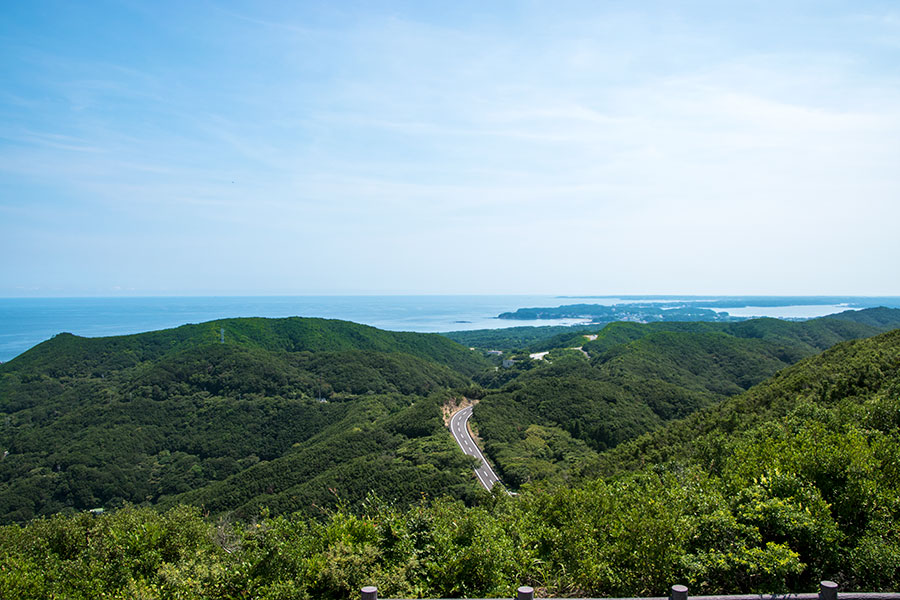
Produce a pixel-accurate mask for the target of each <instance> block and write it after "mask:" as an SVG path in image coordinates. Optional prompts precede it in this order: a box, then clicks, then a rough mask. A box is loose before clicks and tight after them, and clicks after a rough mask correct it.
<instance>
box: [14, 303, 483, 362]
mask: <svg viewBox="0 0 900 600" xmlns="http://www.w3.org/2000/svg"><path fill="white" fill-rule="evenodd" d="M223 330H224V343H225V344H227V345H229V346H238V347H242V348H258V349H263V350H269V351H281V352H302V351H306V352H325V351H344V350H367V351H375V352H390V353H396V352H402V353H406V354H410V355H412V356H416V357H418V358H421V359H425V360H430V361H433V362H437V363H440V364H443V365H446V366H448V367H450V368H452V369H454V370H456V371H459V372H461V373H465V374H469V375H471V374H473V373H476V372H478V371H480V370H481V369H483V368H484V365H485V364H484V362H483V361H481V360H479V358H478V357H477V356H476V355H474V354H473V353H471V352H468V351H467V350H466V349H465V348H463V347H461V346H460V345H459V344H457V343H454V342H451V341H450V340H448V339H447V338H445V337H443V336H440V335H437V334H429V333H409V332H393V331H384V330H381V329H376V328H375V327H370V326H368V325H360V324H358V323H351V322H349V321H340V320H336V319H318V318H303V317H288V318H283V319H264V318H239V319H221V320H218V321H209V322H206V323H200V324H191V325H182V326H181V327H177V328H174V329H165V330H161V331H151V332H147V333H139V334H135V335H123V336H115V337H101V338H83V337H78V336H74V335H72V334H69V333H62V334H60V335H57V336H55V337H54V338H52V339H49V340H47V341H46V342H43V343H41V344H38V345H37V346H35V347H34V348H32V349H30V350H28V351H27V352H25V353H23V354H22V355H20V356H19V357H17V358H15V359H14V360H12V361H10V362H8V363H6V364H3V365H0V373H4V372H6V373H10V372H18V371H27V370H40V371H41V372H43V373H46V374H48V375H71V376H78V375H90V374H93V373H95V372H97V373H101V372H103V371H104V370H116V369H122V368H127V367H131V366H134V365H136V364H138V363H141V362H146V361H153V360H157V359H160V358H162V357H164V356H173V355H175V354H177V353H178V352H181V351H184V350H188V349H191V348H196V347H199V346H205V345H211V344H216V343H220V342H221V340H222V337H223Z"/></svg>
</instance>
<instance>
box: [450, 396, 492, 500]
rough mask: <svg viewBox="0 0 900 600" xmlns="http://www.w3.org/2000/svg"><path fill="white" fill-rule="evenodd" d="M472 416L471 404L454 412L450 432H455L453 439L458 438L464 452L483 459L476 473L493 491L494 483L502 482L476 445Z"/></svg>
mask: <svg viewBox="0 0 900 600" xmlns="http://www.w3.org/2000/svg"><path fill="white" fill-rule="evenodd" d="M471 416H472V407H471V406H470V407H468V408H464V409H462V410H460V411H457V412H456V413H454V414H453V416H452V417H450V433H452V434H453V439H455V440H456V443H457V444H459V447H460V448H462V451H463V452H465V453H466V454H468V455H469V456H474V457H475V458H477V459H478V460H480V461H481V466H480V467H478V468H477V469H475V475H476V476H477V477H478V481H480V482H481V485H483V486H484V488H485V489H486V490H488V491H491V488H492V487H494V485H496V484H498V483H500V479H499V478H498V477H497V474H496V473H494V470H493V469H492V468H491V465H489V464H488V462H487V460H486V459H485V458H484V454H482V453H481V450H479V449H478V446H476V445H475V440H473V439H472V436H471V435H470V434H469V417H471Z"/></svg>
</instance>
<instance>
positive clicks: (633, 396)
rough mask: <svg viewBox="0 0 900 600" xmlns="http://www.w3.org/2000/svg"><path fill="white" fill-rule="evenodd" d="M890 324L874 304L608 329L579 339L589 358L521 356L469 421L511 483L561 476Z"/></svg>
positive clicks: (899, 315)
mask: <svg viewBox="0 0 900 600" xmlns="http://www.w3.org/2000/svg"><path fill="white" fill-rule="evenodd" d="M897 326H900V310H897V309H881V308H879V309H869V310H863V311H849V312H847V313H841V315H840V316H834V317H826V318H821V319H813V320H809V321H804V322H788V321H781V320H778V319H753V320H748V321H741V322H733V323H707V322H687V323H678V322H671V323H669V322H663V323H649V324H638V323H625V322H621V323H612V324H610V325H607V326H606V327H605V328H603V329H602V330H600V331H599V332H598V333H597V334H596V335H597V338H596V339H595V340H593V341H587V340H586V339H585V338H584V337H583V336H582V340H583V341H584V344H583V349H584V351H585V352H586V353H588V354H589V358H585V357H584V356H583V355H582V354H581V353H580V352H568V353H565V352H564V353H557V354H556V358H554V353H551V354H550V355H549V356H548V359H550V360H551V361H552V362H551V363H549V364H547V362H546V361H529V360H527V359H526V360H525V361H523V363H521V364H517V365H516V366H514V367H513V369H509V370H505V371H504V370H500V371H498V372H496V373H495V374H492V375H489V376H488V377H482V378H481V381H482V382H483V383H485V384H486V385H491V384H493V383H494V382H495V381H496V382H499V383H500V385H499V388H498V389H496V390H495V391H492V392H490V393H488V394H487V395H486V396H485V398H484V399H483V400H482V401H481V403H480V404H479V405H478V406H477V407H476V408H475V412H474V418H473V420H474V421H475V423H476V425H477V427H478V428H479V431H480V434H481V436H482V438H483V439H484V441H485V446H486V450H487V452H488V454H489V455H490V456H491V457H492V459H493V460H494V462H495V463H496V465H497V466H498V467H499V470H500V471H501V476H502V477H503V478H504V480H505V481H507V482H508V483H510V484H512V485H518V484H520V483H523V482H526V481H532V480H535V479H540V478H546V477H550V478H556V477H558V476H562V477H564V478H565V477H568V474H569V473H570V472H571V470H572V467H573V465H574V464H575V463H577V461H579V460H582V459H584V458H585V457H589V456H591V455H592V453H593V452H600V451H603V450H606V449H608V448H611V447H614V446H616V445H618V444H620V443H622V442H624V441H627V440H630V439H633V438H634V437H636V436H638V435H641V434H642V433H645V432H647V431H651V430H653V429H655V428H657V427H659V426H661V425H662V424H663V423H665V422H667V421H669V420H672V419H678V418H683V417H685V416H688V415H690V414H692V413H693V412H695V411H697V410H699V409H701V408H704V407H707V406H711V405H713V404H715V403H717V402H721V401H722V400H724V399H726V398H729V397H731V396H734V395H736V394H739V393H741V392H743V391H745V390H747V389H749V388H750V387H752V386H753V385H756V384H757V383H760V382H762V381H764V380H765V379H767V378H768V377H771V376H772V375H774V374H775V373H776V372H777V371H779V370H780V369H783V368H785V367H787V366H789V365H791V364H794V363H796V362H797V361H798V360H801V359H802V358H805V357H808V356H812V355H814V354H817V353H819V352H821V351H822V350H824V349H825V348H828V347H830V346H832V345H833V344H835V343H838V342H840V341H844V340H849V339H855V338H860V337H867V336H871V335H875V334H876V333H880V332H882V331H884V330H885V329H886V328H890V327H897ZM533 426H538V427H541V428H544V431H550V432H553V435H552V436H550V437H549V438H548V439H549V440H550V441H546V440H544V441H541V442H539V441H538V440H536V439H535V437H534V430H533V429H531V428H532V427H533ZM576 442H581V443H582V444H581V445H578V444H577V443H576ZM573 445H574V446H573ZM556 446H559V447H556ZM573 447H577V448H578V451H577V452H574V451H573V450H571V448H573Z"/></svg>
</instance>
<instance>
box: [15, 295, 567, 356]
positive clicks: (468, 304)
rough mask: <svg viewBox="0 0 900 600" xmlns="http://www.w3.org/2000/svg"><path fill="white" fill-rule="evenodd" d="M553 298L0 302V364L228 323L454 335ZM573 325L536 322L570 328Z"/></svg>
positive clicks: (555, 301) (496, 323) (552, 302)
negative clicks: (113, 338) (66, 336)
mask: <svg viewBox="0 0 900 600" xmlns="http://www.w3.org/2000/svg"><path fill="white" fill-rule="evenodd" d="M559 304H560V301H559V298H557V297H555V296H273V297H262V296H248V297H233V296H227V297H149V298H0V362H5V361H8V360H10V359H12V358H14V357H15V356H18V355H19V354H21V353H22V352H25V351H26V350H28V349H29V348H31V347H32V346H34V345H36V344H38V343H40V342H42V341H44V340H46V339H49V338H51V337H53V336H54V335H56V334H58V333H62V332H68V333H74V334H75V335H81V336H87V337H100V336H110V335H124V334H129V333H141V332H144V331H154V330H157V329H167V328H170V327H178V326H179V325H184V324H185V323H202V322H204V321H211V320H214V319H223V318H229V317H293V316H300V317H324V318H328V319H344V320H347V321H355V322H357V323H364V324H366V325H372V326H373V327H378V328H380V329H389V330H392V331H418V332H438V331H459V330H463V329H495V328H501V327H515V326H519V325H534V324H535V323H533V322H521V321H506V320H501V319H497V318H496V317H497V315H499V314H500V313H502V312H507V311H514V310H516V309H517V308H522V307H524V306H558V305H559ZM576 322H578V321H577V320H576V319H553V320H549V321H541V322H540V323H539V324H540V325H569V324H572V323H576Z"/></svg>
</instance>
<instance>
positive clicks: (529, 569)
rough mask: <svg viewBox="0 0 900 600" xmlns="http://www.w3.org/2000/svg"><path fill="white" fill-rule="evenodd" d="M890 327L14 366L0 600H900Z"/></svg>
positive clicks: (240, 350) (704, 327)
mask: <svg viewBox="0 0 900 600" xmlns="http://www.w3.org/2000/svg"><path fill="white" fill-rule="evenodd" d="M898 314H900V311H896V310H889V309H872V310H867V311H859V312H853V311H850V312H848V313H843V314H841V315H836V316H833V317H828V318H822V319H814V320H810V321H806V322H798V323H793V322H784V321H778V320H774V319H760V320H750V321H742V322H724V323H709V322H704V323H697V322H695V323H650V324H637V323H615V324H611V325H607V326H605V327H603V328H600V329H595V330H593V331H590V330H588V331H573V332H561V331H549V330H548V331H545V332H543V333H544V334H546V335H544V337H542V338H534V339H531V340H528V343H530V344H533V346H532V347H534V348H541V349H542V351H545V352H547V354H546V355H543V357H542V359H541V360H533V359H529V358H527V354H524V353H522V352H520V353H519V354H517V357H518V360H517V362H514V363H513V364H512V365H511V366H510V367H509V368H504V367H502V366H497V365H495V364H492V363H491V362H489V361H488V360H487V359H485V358H482V356H481V353H480V352H479V351H474V352H473V351H471V350H469V349H468V348H466V347H463V346H460V345H458V344H456V343H454V342H452V341H450V340H449V339H446V338H443V337H441V336H436V335H423V334H393V333H390V332H381V331H378V330H374V329H372V328H368V327H364V326H359V325H355V324H351V323H343V322H336V321H323V320H317V319H285V320H264V319H247V320H244V319H236V320H225V321H218V322H213V323H208V324H201V325H192V326H185V327H182V328H178V329H174V330H168V331H162V332H153V333H149V334H141V335H136V336H124V337H118V338H101V339H90V340H89V339H84V338H77V337H75V336H71V335H60V336H57V337H56V338H54V339H52V340H49V341H48V342H45V343H44V344H41V345H39V346H37V347H36V348H34V349H33V350H31V351H29V352H27V353H25V354H24V355H22V356H21V357H19V358H17V359H15V360H13V361H11V362H10V363H7V364H4V365H2V366H0V413H2V414H0V417H2V419H3V420H2V436H0V450H2V452H5V453H6V455H5V457H4V458H3V459H2V460H0V518H2V520H3V521H4V522H5V523H20V524H8V525H5V526H2V527H0V565H2V566H0V569H3V571H2V573H0V597H4V598H5V597H19V598H46V597H66V598H95V597H100V596H103V595H105V596H106V597H114V598H132V597H145V598H170V597H183V598H235V597H256V598H273V599H274V598H304V597H309V598H339V597H346V596H347V595H348V594H352V593H355V590H356V589H358V587H359V586H360V585H364V584H376V585H378V586H379V588H380V590H381V591H382V595H385V596H394V597H397V596H407V597H416V596H419V597H448V596H460V595H463V596H470V597H471V596H481V597H484V596H503V595H505V596H508V595H510V594H511V593H512V592H513V589H514V586H515V585H517V584H520V583H530V584H533V585H535V586H538V587H541V588H545V590H546V591H547V593H552V594H555V595H582V596H584V595H593V596H630V595H661V594H663V593H665V589H666V588H667V586H668V585H671V584H672V583H673V582H676V581H680V582H684V583H687V584H688V585H689V586H690V587H691V589H692V591H693V592H695V593H701V592H735V593H736V592H748V591H760V592H762V591H786V590H794V591H807V590H811V589H813V588H814V585H815V583H816V582H817V581H818V580H820V579H834V580H836V581H840V582H841V583H842V585H845V586H848V587H850V588H855V589H865V590H886V589H896V588H897V587H898V586H900V525H898V523H900V330H894V331H890V332H889V333H884V334H881V335H875V334H876V333H878V332H879V331H884V330H888V329H892V328H893V327H896V326H898V325H900V317H898ZM222 329H224V330H225V335H224V338H225V339H224V343H222ZM869 336H874V337H869ZM856 338H868V339H859V340H857V341H845V340H853V339H856ZM832 346H833V347H832ZM573 348H577V349H573ZM827 348H831V349H829V350H826V351H825V352H824V353H823V354H820V352H821V351H822V350H825V349H827ZM520 350H521V348H520ZM798 361H799V362H798ZM795 363H796V364H795ZM791 365H793V366H791ZM463 396H466V397H469V398H471V399H480V401H479V402H478V404H477V405H476V407H475V414H474V417H473V427H474V429H475V430H476V431H477V433H478V434H479V435H480V437H481V439H482V441H483V443H484V446H485V450H486V453H487V454H488V455H489V456H490V457H491V459H492V461H493V462H494V463H495V465H496V467H497V468H498V471H499V472H500V474H501V476H502V477H503V478H504V479H505V481H506V482H507V483H508V484H510V485H512V486H514V487H516V488H518V491H519V494H518V495H517V496H514V497H508V496H506V495H505V494H495V495H494V496H490V495H488V494H486V493H485V492H484V491H483V490H479V489H478V487H477V483H476V481H475V479H474V478H473V476H472V462H471V460H470V459H469V458H467V457H465V456H464V455H463V454H462V453H461V452H459V451H458V448H457V447H456V445H455V443H454V441H453V440H452V438H451V437H450V435H449V433H448V432H447V430H446V428H445V426H444V422H443V420H442V408H443V409H447V408H449V407H452V406H453V405H454V404H455V402H456V401H457V400H458V399H459V398H461V397H463ZM99 507H103V508H106V509H107V514H106V515H104V516H91V515H90V514H87V513H85V512H84V511H85V509H90V508H99ZM35 517H38V518H35Z"/></svg>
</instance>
